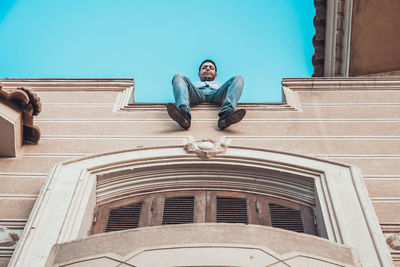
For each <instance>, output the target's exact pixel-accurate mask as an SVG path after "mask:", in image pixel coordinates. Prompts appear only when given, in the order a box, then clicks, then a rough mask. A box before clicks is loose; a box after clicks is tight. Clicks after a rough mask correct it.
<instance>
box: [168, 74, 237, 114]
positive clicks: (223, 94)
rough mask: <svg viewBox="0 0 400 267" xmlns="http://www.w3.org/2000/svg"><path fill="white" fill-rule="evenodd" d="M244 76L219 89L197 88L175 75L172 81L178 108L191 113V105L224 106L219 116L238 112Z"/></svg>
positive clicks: (185, 79) (232, 79)
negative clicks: (209, 104)
mask: <svg viewBox="0 0 400 267" xmlns="http://www.w3.org/2000/svg"><path fill="white" fill-rule="evenodd" d="M243 84H244V83H243V78H242V76H235V77H232V78H230V79H229V80H228V81H227V82H226V83H224V84H223V85H222V86H221V87H220V88H219V89H211V88H204V89H199V88H196V87H195V86H194V85H193V84H192V82H191V81H190V80H189V78H187V77H186V76H184V75H182V74H175V76H174V78H173V79H172V87H173V89H174V97H175V103H176V106H177V107H178V108H180V109H184V110H186V111H187V112H189V113H190V104H191V103H203V102H207V103H216V104H222V106H221V109H220V111H219V113H218V115H219V116H221V115H222V114H225V113H227V112H228V113H230V112H233V111H235V110H236V105H237V102H238V101H239V98H240V96H241V95H242V91H243Z"/></svg>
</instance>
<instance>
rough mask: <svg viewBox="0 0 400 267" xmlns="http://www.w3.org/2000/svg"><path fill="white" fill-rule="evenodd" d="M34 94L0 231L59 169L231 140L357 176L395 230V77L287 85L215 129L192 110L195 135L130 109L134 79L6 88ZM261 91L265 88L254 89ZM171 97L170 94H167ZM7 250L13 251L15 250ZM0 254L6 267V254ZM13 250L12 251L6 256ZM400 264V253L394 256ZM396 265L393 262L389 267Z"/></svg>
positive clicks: (204, 109)
mask: <svg viewBox="0 0 400 267" xmlns="http://www.w3.org/2000/svg"><path fill="white" fill-rule="evenodd" d="M2 82H3V83H2V84H3V87H4V88H5V89H12V88H16V87H19V86H26V87H30V88H33V89H34V90H35V89H36V93H37V94H38V96H39V97H40V98H41V100H42V103H43V108H42V113H41V114H40V115H39V116H38V117H37V118H36V119H35V124H36V125H37V126H38V127H39V128H40V129H41V133H42V137H41V140H40V141H39V144H38V145H24V146H23V147H22V150H21V155H20V156H19V157H17V158H2V159H0V182H1V185H2V186H1V187H0V225H6V226H9V227H10V228H12V229H17V230H18V229H19V230H22V227H23V224H24V222H26V220H27V218H28V216H29V213H30V210H31V208H32V206H33V204H34V203H35V200H36V197H37V195H38V193H39V190H40V188H41V186H42V184H43V183H44V181H45V179H46V176H47V174H48V173H49V171H50V169H51V168H52V166H54V164H55V163H57V162H60V161H64V160H68V159H73V158H79V157H82V156H85V155H88V154H93V153H101V152H105V151H116V150H122V149H131V148H137V147H149V146H160V145H166V144H168V145H182V144H183V143H184V142H185V141H186V140H187V139H188V137H191V138H193V139H194V140H201V139H205V138H207V139H213V140H215V141H218V140H220V139H221V138H227V140H229V141H230V144H231V145H235V146H236V145H237V146H247V147H256V148H264V149H273V150H281V151H287V152H292V153H298V154H303V155H309V156H313V157H318V158H323V159H328V160H333V161H336V162H343V163H346V164H352V165H355V166H357V167H359V168H361V170H362V173H363V177H364V181H365V184H366V186H367V188H368V191H369V195H370V198H371V200H372V203H373V205H374V207H375V209H376V213H377V216H378V218H379V221H380V224H381V226H382V229H383V231H384V233H385V234H392V233H398V232H400V213H399V212H398V211H399V210H400V154H399V149H400V79H399V78H392V79H387V78H364V79H361V78H360V79H356V78H353V79H327V78H326V79H287V80H284V82H283V84H284V86H285V92H287V95H286V99H287V100H288V103H244V104H241V105H242V107H244V108H246V109H247V115H246V117H245V119H244V120H243V121H242V122H241V123H239V124H237V125H233V126H231V127H230V128H228V129H226V130H224V131H221V130H219V129H218V128H217V125H216V123H217V111H218V108H217V107H215V106H212V105H199V106H197V107H194V108H193V112H192V119H193V121H192V127H191V128H190V129H189V130H187V131H184V130H182V129H181V128H179V126H178V125H177V124H176V123H175V122H173V121H171V120H170V119H169V117H168V115H167V113H166V109H165V107H164V104H127V102H128V101H129V99H130V100H132V99H133V96H132V95H130V94H129V93H130V92H131V91H132V90H133V88H132V87H133V81H132V80H121V79H120V80H112V79H110V80H90V81H87V80H57V81H54V80H36V81H35V80H10V79H8V80H3V81H2ZM260 90H262V88H261V87H260ZM171 95H172V92H171ZM11 249H12V248H11ZM4 251H6V250H4V249H3V250H2V254H0V266H3V265H4V266H5V265H6V264H7V262H8V260H9V257H10V252H7V253H6V252H4ZM11 251H12V250H11ZM392 255H393V257H394V259H395V260H398V261H397V264H398V266H400V251H395V250H392ZM395 263H396V262H395Z"/></svg>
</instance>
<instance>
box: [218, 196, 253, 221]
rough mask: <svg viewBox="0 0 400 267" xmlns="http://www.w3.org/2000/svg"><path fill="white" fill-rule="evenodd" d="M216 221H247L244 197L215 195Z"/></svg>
mask: <svg viewBox="0 0 400 267" xmlns="http://www.w3.org/2000/svg"><path fill="white" fill-rule="evenodd" d="M217 222H219V223H221V222H224V223H248V220H247V201H246V199H245V198H232V197H217Z"/></svg>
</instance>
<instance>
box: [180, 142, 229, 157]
mask: <svg viewBox="0 0 400 267" xmlns="http://www.w3.org/2000/svg"><path fill="white" fill-rule="evenodd" d="M184 149H185V151H186V152H187V153H196V154H197V155H198V156H199V157H200V158H203V159H210V158H212V157H215V156H216V155H217V154H224V153H225V152H226V150H227V149H228V144H227V143H226V142H223V143H217V142H215V141H214V140H212V139H202V140H200V141H193V140H192V139H191V138H190V141H189V143H188V144H186V145H185V146H184Z"/></svg>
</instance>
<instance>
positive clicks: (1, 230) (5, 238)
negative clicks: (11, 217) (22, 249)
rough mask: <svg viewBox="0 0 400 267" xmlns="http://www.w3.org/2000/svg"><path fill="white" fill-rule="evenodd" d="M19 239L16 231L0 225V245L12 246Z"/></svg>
mask: <svg viewBox="0 0 400 267" xmlns="http://www.w3.org/2000/svg"><path fill="white" fill-rule="evenodd" d="M18 240H19V235H18V233H17V232H14V231H11V230H10V229H8V228H7V227H4V226H0V247H12V246H14V245H15V244H16V243H17V241H18Z"/></svg>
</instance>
